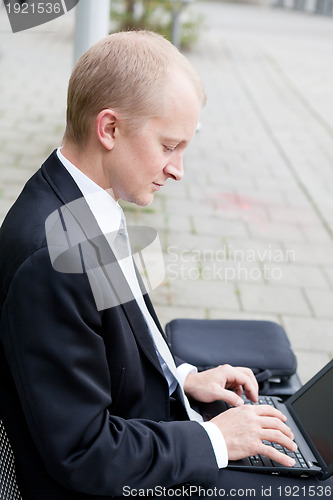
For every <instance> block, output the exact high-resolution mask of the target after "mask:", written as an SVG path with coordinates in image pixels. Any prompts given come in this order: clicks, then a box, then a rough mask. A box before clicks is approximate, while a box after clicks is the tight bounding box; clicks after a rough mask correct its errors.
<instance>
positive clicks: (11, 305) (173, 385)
mask: <svg viewBox="0 0 333 500" xmlns="http://www.w3.org/2000/svg"><path fill="white" fill-rule="evenodd" d="M204 103H205V92H204V89H203V86H202V83H201V81H200V79H199V78H198V76H197V74H196V73H195V71H194V69H193V68H192V66H191V65H190V64H189V63H188V61H187V60H186V59H185V57H184V56H183V55H181V54H180V53H179V51H178V50H177V49H175V47H173V46H172V45H171V44H170V43H169V42H167V41H166V40H164V39H163V38H162V37H160V36H159V35H156V34H154V33H150V32H127V33H119V34H115V35H111V36H109V37H107V38H105V39H103V40H102V41H100V42H99V43H97V44H96V45H95V46H94V47H92V48H91V49H90V50H89V51H88V52H87V53H85V54H84V55H83V56H82V57H81V59H80V60H79V62H78V64H77V66H76V67H75V69H74V71H73V74H72V77H71V79H70V82H69V89H68V109H67V127H66V131H65V135H64V141H63V145H62V147H61V148H59V149H58V150H56V151H54V152H53V153H52V155H51V156H50V157H49V158H48V159H47V160H46V161H45V163H44V164H43V165H42V167H41V169H40V170H39V171H38V172H37V173H36V174H35V175H34V176H33V177H32V178H31V179H30V181H29V182H28V183H27V185H26V186H25V188H24V190H23V192H22V194H21V195H20V197H19V198H18V200H17V201H16V203H15V204H14V206H13V207H12V209H11V211H10V212H9V214H8V216H7V218H6V220H5V221H4V224H3V226H2V229H1V235H0V248H1V255H2V259H1V264H0V277H1V279H0V282H1V308H2V312H1V330H0V332H1V354H0V357H1V359H0V365H1V370H2V377H1V414H0V416H1V418H2V419H3V421H4V423H5V427H6V429H7V432H8V435H9V437H10V440H11V443H12V446H13V450H14V455H15V458H16V468H17V477H18V481H19V486H20V489H21V492H22V495H23V498H24V499H28V500H33V499H37V498H38V499H41V498H42V499H43V500H47V499H51V498H52V499H55V498H56V499H62V498H64V499H65V498H66V499H84V498H87V499H97V498H111V497H114V496H121V495H125V496H126V494H127V493H128V492H130V491H131V488H135V489H136V491H137V490H138V489H140V490H141V491H143V490H147V489H152V488H157V487H159V488H172V487H175V486H176V485H180V484H183V483H188V484H189V485H192V486H194V485H196V486H200V487H204V486H206V487H214V486H215V485H217V484H218V483H219V481H221V484H223V481H224V480H225V483H224V484H227V480H228V476H226V475H224V476H223V475H221V474H220V472H219V471H220V469H223V468H224V467H225V466H226V465H227V463H228V459H238V458H242V457H245V456H249V455H253V454H256V453H259V452H261V453H264V454H266V455H267V456H269V457H270V458H272V459H274V460H276V461H280V462H281V463H283V464H284V465H292V461H291V460H290V459H289V457H288V456H287V455H285V454H282V453H280V452H279V451H278V450H276V449H274V448H272V447H268V446H265V445H264V444H263V442H262V441H263V440H264V439H267V440H274V441H276V442H278V443H280V444H281V445H284V446H287V447H288V448H289V449H294V447H295V445H294V443H293V440H292V439H293V436H292V434H291V431H290V430H289V428H288V427H287V426H286V425H285V423H284V422H285V417H284V416H283V415H282V414H281V413H280V412H278V411H277V410H275V409H272V408H270V407H257V406H252V407H250V406H247V407H245V406H244V405H243V401H242V399H241V398H240V395H241V394H242V392H243V390H244V391H245V393H246V395H247V396H248V397H249V398H250V399H252V400H254V401H256V400H257V397H258V387H257V383H256V380H255V378H254V376H253V374H252V372H251V371H250V370H248V369H245V368H233V367H231V366H221V367H218V368H216V369H213V370H209V371H207V372H203V373H197V372H196V370H195V369H194V367H191V366H189V365H187V364H184V363H182V362H181V361H180V360H174V358H173V357H172V355H171V353H170V351H169V350H168V347H167V346H166V343H165V340H164V338H163V332H162V329H161V327H160V325H159V322H158V319H157V317H156V314H155V312H154V309H153V307H152V304H151V302H150V300H149V297H148V295H147V294H146V293H145V292H142V293H137V290H138V289H140V286H141V285H140V283H139V281H140V280H139V278H138V277H137V275H136V271H135V268H134V266H133V262H132V259H131V258H130V251H129V254H128V255H126V259H122V260H125V261H126V264H124V263H121V262H119V259H117V252H118V250H119V247H118V246H117V245H118V243H117V236H115V234H116V233H117V232H118V229H119V227H120V226H121V224H122V221H123V213H122V210H121V208H120V206H119V204H118V200H120V199H123V200H127V201H130V202H133V203H136V204H138V205H147V204H149V203H151V202H152V201H153V198H154V194H155V193H156V192H157V191H159V190H161V189H163V186H164V184H165V182H166V181H168V180H174V181H179V180H181V179H182V177H183V174H184V172H183V154H184V151H185V149H186V147H187V146H188V144H189V143H190V142H191V141H192V139H193V136H194V134H195V130H196V126H197V123H198V119H199V113H200V108H201V106H202V105H203V104H204ZM78 200H79V202H78ZM112 234H113V236H112V237H111V236H110V235H112ZM124 235H125V240H126V237H127V235H126V230H124ZM51 240H52V244H50V241H51ZM125 243H126V244H125V247H126V245H127V248H129V247H128V242H127V241H126V242H125ZM66 245H67V247H66ZM120 260H121V259H120ZM111 264H112V266H111ZM110 266H111V267H110ZM120 286H124V287H125V289H126V290H127V292H128V293H129V295H127V298H126V300H123V301H122V300H120V301H119V302H118V303H112V306H110V304H109V303H108V299H109V296H110V297H111V296H112V297H113V298H114V297H116V296H117V297H118V295H119V294H118V289H119V287H120ZM140 290H141V289H140ZM117 294H118V295H117ZM131 294H133V295H132V296H131ZM96 297H97V298H96ZM129 297H130V298H129ZM103 304H104V306H103ZM229 389H234V390H233V391H230V390H229ZM187 396H188V397H190V398H192V399H196V400H198V401H203V402H210V401H215V400H225V401H227V402H228V403H230V404H232V405H233V406H235V408H233V409H231V410H228V411H227V412H224V413H222V414H220V415H217V416H216V417H215V418H214V419H213V420H212V421H211V422H202V418H201V417H200V415H198V414H197V413H196V412H194V411H193V409H191V408H190V406H189V402H188V399H187Z"/></svg>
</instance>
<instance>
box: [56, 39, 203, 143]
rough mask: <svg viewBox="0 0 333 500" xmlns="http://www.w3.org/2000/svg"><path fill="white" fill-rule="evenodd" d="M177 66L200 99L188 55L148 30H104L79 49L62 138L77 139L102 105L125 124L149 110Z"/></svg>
mask: <svg viewBox="0 0 333 500" xmlns="http://www.w3.org/2000/svg"><path fill="white" fill-rule="evenodd" d="M175 71H180V72H182V73H183V74H184V75H186V76H187V77H188V78H189V80H190V81H191V82H192V83H193V85H194V88H195V90H196V92H197V95H198V98H199V100H200V102H201V103H204V102H205V99H206V97H205V91H204V88H203V85H202V82H201V80H200V78H199V77H198V75H197V73H196V72H195V70H194V68H193V67H192V65H191V64H190V63H189V61H188V60H187V59H186V58H185V57H184V56H183V55H182V54H181V53H180V52H179V50H178V49H177V48H176V47H174V46H173V45H172V44H171V43H170V42H168V41H167V40H166V39H165V38H163V37H162V36H161V35H158V34H157V33H153V32H151V31H125V32H120V33H114V34H112V35H109V36H107V37H105V38H103V39H102V40H100V41H99V42H97V43H96V44H95V45H93V46H92V47H91V48H90V49H89V50H88V51H87V52H85V53H84V54H83V55H82V56H81V58H80V59H79V61H78V62H77V64H76V66H75V68H74V70H73V73H72V76H71V78H70V81H69V86H68V96H67V97H68V99H67V127H66V131H65V138H66V139H70V140H73V141H74V142H75V143H77V144H78V145H83V144H84V141H85V140H86V139H87V137H88V135H89V131H90V126H91V121H92V119H94V118H95V117H96V116H97V114H98V113H99V112H100V111H102V110H103V109H107V108H111V109H113V110H114V111H118V112H119V113H120V114H121V116H122V119H124V120H125V121H126V122H127V123H128V124H129V125H131V124H132V123H134V121H136V120H137V119H138V118H140V119H142V118H146V117H149V116H153V114H154V111H155V112H156V109H157V106H158V104H159V103H160V102H161V98H162V93H163V90H164V87H165V85H166V82H167V81H168V76H170V75H171V74H172V73H173V72H175Z"/></svg>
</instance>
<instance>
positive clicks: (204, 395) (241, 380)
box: [184, 365, 258, 406]
mask: <svg viewBox="0 0 333 500" xmlns="http://www.w3.org/2000/svg"><path fill="white" fill-rule="evenodd" d="M243 388H244V390H245V395H246V397H247V398H248V399H251V400H252V401H254V402H257V401H258V383H257V380H256V378H255V376H254V375H253V372H252V370H250V369H249V368H241V367H232V366H230V365H221V366H218V367H217V368H212V369H211V370H206V371H204V372H200V373H190V374H189V375H187V377H186V379H185V382H184V391H185V393H186V395H187V396H189V397H191V398H193V399H195V400H196V401H202V402H203V403H211V402H213V401H218V400H222V401H225V402H226V403H229V404H230V405H232V406H240V405H243V404H244V401H243V400H242V398H241V397H240V396H241V395H242V394H243ZM228 389H232V390H233V391H229V390H228Z"/></svg>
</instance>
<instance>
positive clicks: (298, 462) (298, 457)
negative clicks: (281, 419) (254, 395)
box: [245, 396, 309, 469]
mask: <svg viewBox="0 0 333 500" xmlns="http://www.w3.org/2000/svg"><path fill="white" fill-rule="evenodd" d="M245 403H247V404H252V405H256V404H260V405H270V406H273V407H274V408H275V404H274V401H273V400H272V399H271V398H270V397H269V396H259V401H258V403H254V402H253V401H250V400H249V399H245ZM263 443H264V444H266V445H268V446H273V447H274V448H276V449H277V450H278V451H280V452H281V453H285V454H286V455H288V456H289V457H291V458H293V459H294V460H295V465H294V467H297V468H300V467H301V468H302V469H308V468H309V467H308V464H307V463H306V461H305V460H304V457H303V455H302V453H301V451H300V450H299V448H297V450H296V451H295V452H294V451H290V450H288V448H284V447H283V446H281V445H280V444H278V443H271V442H270V441H263ZM296 444H297V443H296ZM297 446H298V445H297ZM249 459H250V462H251V465H253V466H257V467H258V466H259V467H282V465H281V464H280V463H278V462H275V461H274V460H271V459H270V458H267V457H264V456H263V455H252V456H251V457H249Z"/></svg>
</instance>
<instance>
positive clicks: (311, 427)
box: [288, 362, 333, 469]
mask: <svg viewBox="0 0 333 500" xmlns="http://www.w3.org/2000/svg"><path fill="white" fill-rule="evenodd" d="M288 406H289V407H291V408H292V412H293V415H294V416H296V419H297V421H298V423H299V424H300V426H301V427H302V428H303V430H304V431H305V432H306V434H307V435H308V436H309V437H310V439H311V441H312V443H313V444H314V445H315V447H316V449H317V450H318V452H319V453H320V455H321V457H322V460H323V461H324V463H325V464H326V467H327V468H329V469H331V467H333V425H332V422H333V362H330V363H329V364H328V365H327V366H326V367H324V368H323V370H321V371H320V372H319V373H318V374H317V375H316V376H315V377H314V378H313V379H311V380H310V381H309V382H308V383H307V384H306V385H305V386H304V387H303V388H302V389H300V391H298V392H297V393H296V394H295V395H294V396H292V397H291V398H290V399H289V400H288Z"/></svg>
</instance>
